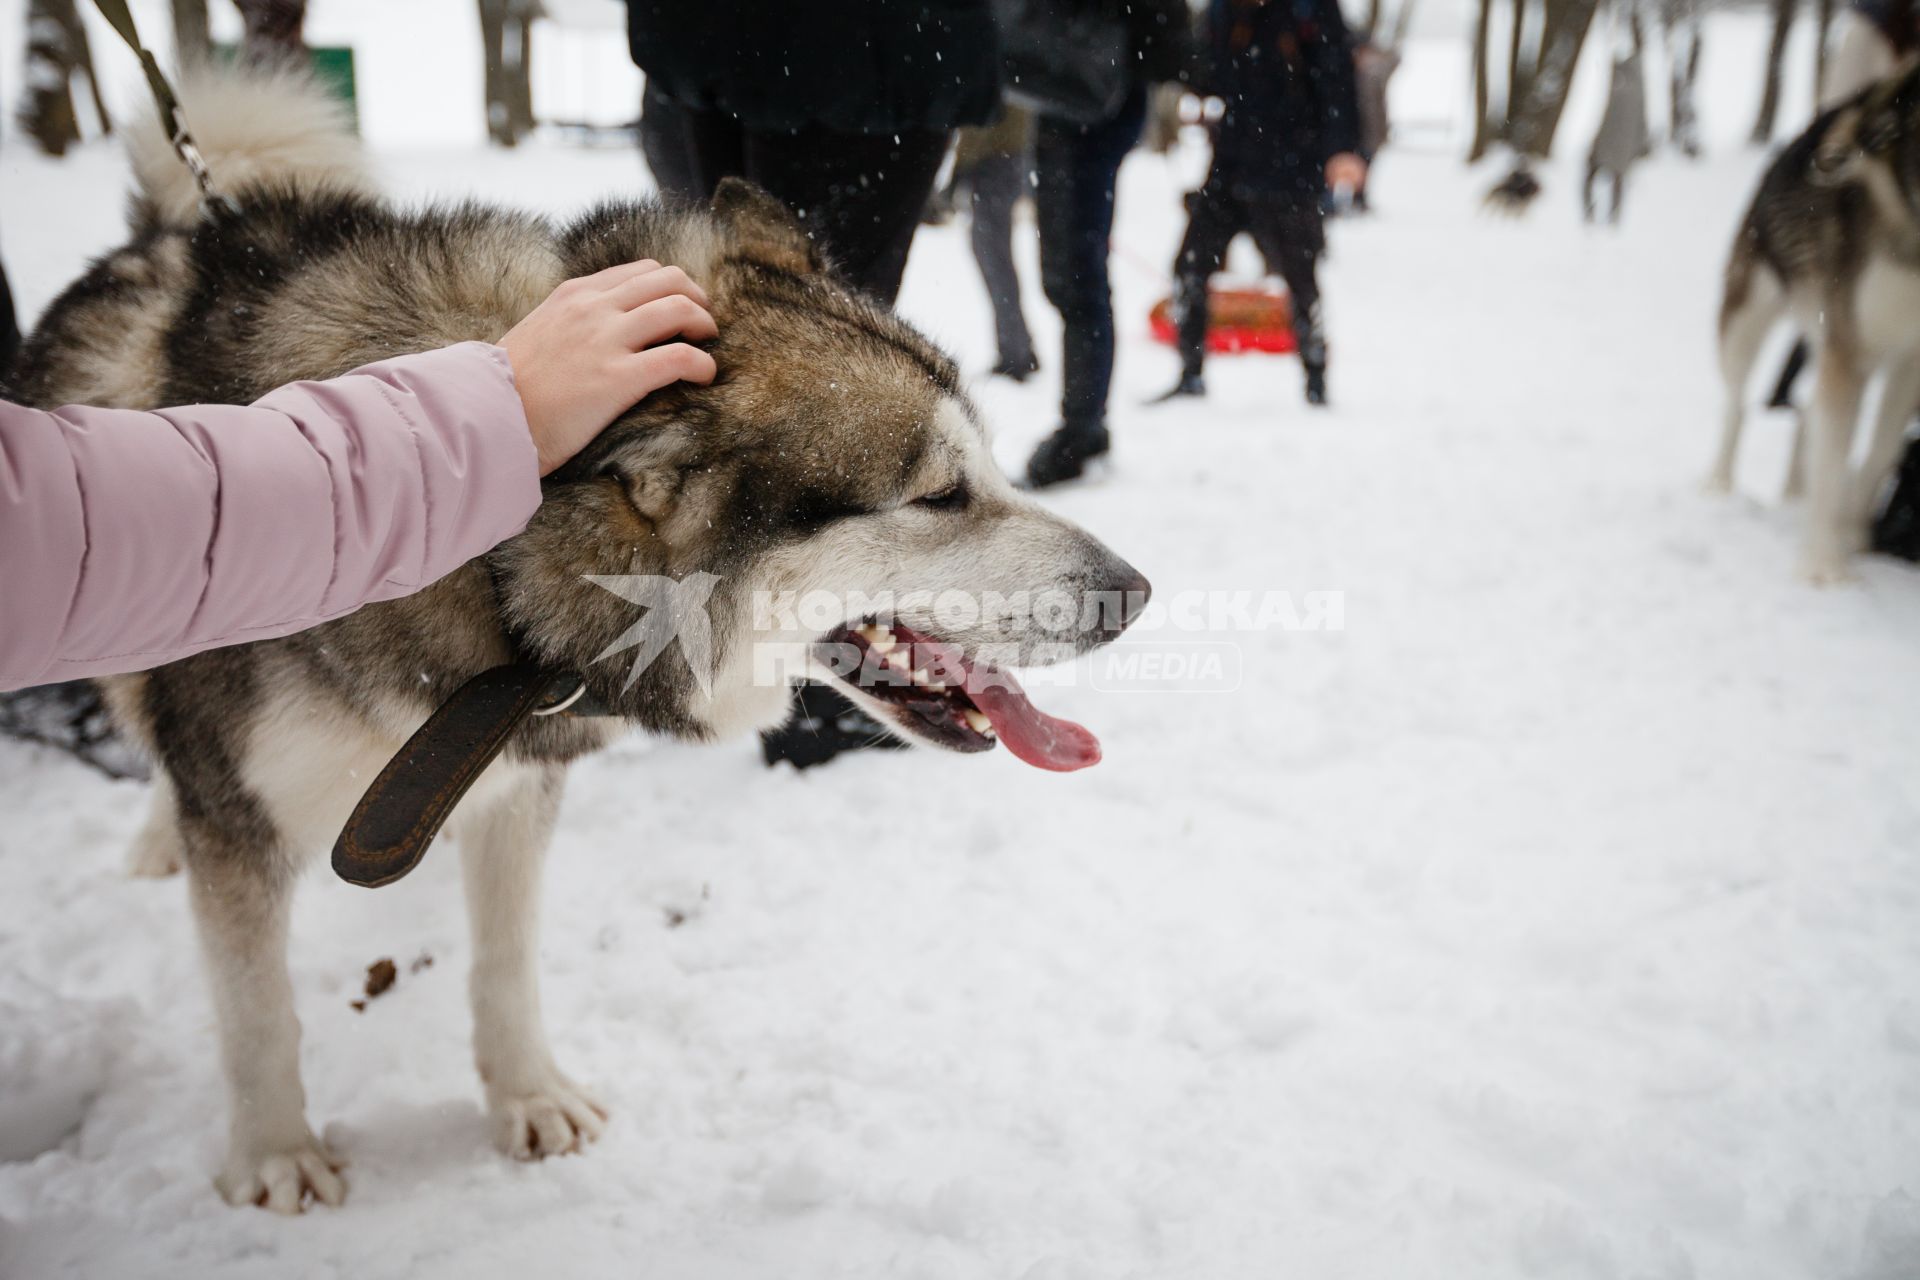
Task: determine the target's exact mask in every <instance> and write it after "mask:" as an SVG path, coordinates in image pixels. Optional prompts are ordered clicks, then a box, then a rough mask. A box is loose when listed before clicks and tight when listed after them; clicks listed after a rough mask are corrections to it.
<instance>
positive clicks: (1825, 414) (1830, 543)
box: [1800, 311, 1866, 584]
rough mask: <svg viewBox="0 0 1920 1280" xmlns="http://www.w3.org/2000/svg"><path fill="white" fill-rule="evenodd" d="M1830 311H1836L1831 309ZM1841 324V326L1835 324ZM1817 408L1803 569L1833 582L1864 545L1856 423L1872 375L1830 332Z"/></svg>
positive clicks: (1820, 363)
mask: <svg viewBox="0 0 1920 1280" xmlns="http://www.w3.org/2000/svg"><path fill="white" fill-rule="evenodd" d="M1828 314H1829V316H1830V317H1831V316H1833V315H1834V314H1835V313H1834V312H1832V311H1829V313H1828ZM1830 327H1837V326H1830ZM1815 362H1816V364H1815V368H1816V370H1817V372H1816V373H1815V375H1814V380H1813V411H1812V413H1811V414H1810V415H1809V421H1808V429H1807V471H1808V478H1809V480H1810V481H1811V482H1812V483H1811V485H1810V488H1809V490H1808V494H1807V531H1806V541H1805V543H1804V544H1803V547H1802V550H1801V556H1800V572H1801V575H1802V576H1803V577H1805V578H1806V579H1807V580H1808V581H1809V582H1813V583H1816V584H1829V583H1835V582H1844V581H1846V579H1847V577H1848V572H1847V557H1848V556H1850V555H1852V554H1853V552H1855V551H1857V550H1859V543H1858V540H1857V539H1858V536H1859V535H1861V534H1863V533H1864V530H1863V529H1862V530H1855V529H1853V528H1852V527H1851V524H1850V521H1849V518H1848V512H1849V510H1850V509H1851V507H1852V489H1853V470H1852V468H1851V467H1850V466H1849V465H1848V457H1849V455H1850V454H1851V453H1852V451H1853V433H1854V424H1855V423H1856V422H1857V421H1858V420H1859V417H1860V399H1861V394H1862V392H1863V391H1864V390H1865V384H1866V379H1865V378H1864V376H1863V375H1862V374H1861V372H1860V369H1859V367H1858V357H1857V354H1856V353H1855V351H1854V349H1853V344H1852V342H1851V341H1848V340H1847V339H1845V338H1841V339H1839V340H1836V336H1835V335H1834V334H1832V333H1831V332H1829V333H1828V335H1827V337H1826V341H1824V342H1822V343H1821V344H1820V349H1819V352H1818V353H1817V355H1816V356H1815Z"/></svg>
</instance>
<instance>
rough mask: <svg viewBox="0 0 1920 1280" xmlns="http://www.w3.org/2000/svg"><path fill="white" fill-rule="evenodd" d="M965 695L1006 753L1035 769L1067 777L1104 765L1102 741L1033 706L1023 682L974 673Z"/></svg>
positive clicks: (992, 673)
mask: <svg viewBox="0 0 1920 1280" xmlns="http://www.w3.org/2000/svg"><path fill="white" fill-rule="evenodd" d="M967 697H969V698H971V699H972V700H973V705H974V706H976V707H979V708H980V710H981V711H982V712H984V713H985V714H986V717H987V719H989V720H991V721H993V731H994V732H995V733H997V734H999V735H1000V741H1002V742H1004V743H1006V744H1007V750H1009V751H1011V752H1013V754H1014V755H1016V756H1018V757H1019V758H1020V759H1022V760H1025V761H1026V762H1027V763H1028V764H1030V765H1033V766H1034V767H1035V768H1038V769H1052V770H1054V771H1055V772H1057V773H1068V772H1071V771H1072V770H1074V769H1084V768H1086V767H1087V766H1088V765H1090V764H1099V763H1100V740H1099V739H1098V738H1096V737H1094V736H1093V735H1092V734H1091V733H1089V732H1087V730H1085V729H1084V728H1082V727H1081V726H1079V725H1077V724H1075V723H1074V722H1073V721H1071V720H1062V719H1060V718H1059V717H1057V716H1050V715H1048V714H1047V713H1046V712H1044V711H1042V710H1040V708H1038V707H1036V706H1034V705H1033V703H1032V702H1030V701H1029V700H1028V699H1027V693H1026V690H1024V689H1022V688H1021V687H1020V682H1019V681H1017V680H1015V679H1014V678H1013V677H1012V676H1011V675H1008V674H1007V673H1006V672H1004V671H992V670H980V669H977V670H975V671H973V672H971V673H970V674H969V676H968V679H967Z"/></svg>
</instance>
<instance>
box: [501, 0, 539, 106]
mask: <svg viewBox="0 0 1920 1280" xmlns="http://www.w3.org/2000/svg"><path fill="white" fill-rule="evenodd" d="M537 12H538V6H537V5H534V4H529V3H526V2H525V0H517V2H516V3H514V4H513V6H512V16H511V20H510V22H509V24H508V27H507V34H508V35H510V36H513V37H514V48H513V57H512V59H511V60H510V61H509V62H508V63H507V66H508V68H509V70H510V72H511V79H510V80H509V81H508V88H509V90H510V91H511V92H510V93H509V96H508V98H507V107H508V109H509V110H510V111H511V113H512V117H513V133H514V136H515V137H516V138H524V137H526V136H527V135H528V134H530V133H532V132H533V19H534V15H535V14H536V13H537Z"/></svg>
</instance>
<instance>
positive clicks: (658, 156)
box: [627, 0, 1000, 769]
mask: <svg viewBox="0 0 1920 1280" xmlns="http://www.w3.org/2000/svg"><path fill="white" fill-rule="evenodd" d="M627 44H628V49H629V51H630V52H631V53H632V55H633V61H634V63H635V64H636V65H637V66H639V68H640V69H641V70H642V71H644V72H645V73H646V76H647V86H646V95H645V98H644V100H643V103H642V108H641V117H640V131H641V146H642V148H643V150H644V152H645V154H646V156H647V157H648V161H649V165H650V167H651V168H652V170H653V174H654V181H655V182H656V183H657V184H658V185H659V186H660V189H661V191H662V192H663V193H664V194H666V195H668V196H669V197H672V198H675V199H680V200H689V201H697V202H702V203H704V202H705V201H707V200H708V199H710V198H711V197H712V195H713V192H714V188H715V187H716V186H718V185H719V182H720V180H721V179H722V178H725V177H729V176H731V177H741V178H746V179H748V180H749V181H751V182H754V183H756V184H758V185H759V186H761V187H764V188H765V189H766V190H767V191H769V192H771V193H772V194H773V195H775V196H776V197H778V198H779V199H780V200H781V201H782V202H783V203H784V204H785V205H786V206H787V207H788V208H789V209H791V210H792V211H793V214H794V216H795V217H796V218H798V219H799V220H800V223H801V225H802V226H804V227H805V228H806V229H807V232H808V234H809V235H811V236H812V237H813V238H814V239H815V241H816V243H818V244H819V245H820V247H821V249H822V250H823V251H824V253H825V255H826V257H827V258H828V260H829V261H831V262H832V263H834V265H835V266H836V267H837V268H838V269H839V270H840V273H841V274H842V275H843V276H845V277H846V279H847V280H849V281H850V282H852V283H853V284H854V285H856V286H858V287H859V288H861V289H864V290H865V291H866V292H868V293H870V294H872V295H873V296H874V297H876V298H878V299H879V300H880V301H882V302H885V303H888V304H891V303H892V302H893V300H894V298H895V296H896V295H897V294H898V293H899V291H900V278H901V276H902V274H903V273H904V272H905V270H906V266H907V251H908V250H909V249H910V248H911V247H912V244H913V233H914V231H915V229H916V228H917V227H918V226H919V223H920V215H921V213H922V211H923V210H924V209H925V208H926V204H927V197H928V195H929V194H930V193H931V192H932V190H933V184H934V180H935V179H936V178H937V177H938V176H939V172H940V166H941V164H942V163H943V162H944V161H945V159H946V155H947V147H948V144H949V143H950V142H951V141H952V138H953V132H954V130H955V129H957V128H959V127H960V126H963V125H977V124H984V123H986V122H987V121H988V120H990V119H992V118H993V117H994V116H995V114H996V113H997V112H998V110H999V103H1000V75H999V43H998V40H997V38H996V34H995V27H994V19H993V13H992V11H991V10H990V8H989V6H988V0H840V2H839V3H837V4H834V5H814V4H799V3H795V2H794V0H702V2H700V3H689V2H688V0H628V3H627ZM897 745H899V744H898V743H897V742H896V741H895V740H894V739H893V738H892V737H891V736H890V735H888V734H887V733H886V732H885V731H884V730H883V729H881V728H880V726H879V725H878V724H877V723H875V722H874V721H873V720H872V718H870V717H869V716H867V715H866V714H864V713H863V712H861V711H859V710H857V709H856V708H855V707H854V706H853V704H852V703H850V702H848V701H847V700H846V699H845V698H842V697H841V696H840V695H839V694H837V693H835V692H833V691H832V690H831V689H828V688H826V687H825V686H824V685H815V684H809V685H802V686H801V687H800V689H799V691H798V692H797V693H796V694H795V697H794V713H793V716H792V718H791V719H789V720H788V722H787V723H786V724H785V725H783V726H782V727H781V728H779V729H776V730H774V731H773V732H771V733H768V734H766V735H764V736H763V737H762V739H761V752H762V755H763V756H764V757H765V759H766V762H767V764H768V765H769V766H771V765H775V764H778V763H780V762H781V761H783V760H784V761H786V762H788V763H790V764H792V765H793V766H794V767H795V768H800V769H805V768H808V767H810V766H812V765H816V764H821V763H823V762H825V761H827V760H830V759H832V758H833V757H834V756H835V755H837V754H839V753H840V752H842V751H846V750H852V749H854V748H857V747H864V746H897Z"/></svg>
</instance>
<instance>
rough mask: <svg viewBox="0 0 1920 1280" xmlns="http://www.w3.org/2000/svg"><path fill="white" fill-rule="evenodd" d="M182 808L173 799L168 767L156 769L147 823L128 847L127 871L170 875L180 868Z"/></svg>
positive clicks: (150, 874)
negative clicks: (166, 768)
mask: <svg viewBox="0 0 1920 1280" xmlns="http://www.w3.org/2000/svg"><path fill="white" fill-rule="evenodd" d="M180 857H181V846H180V812H179V808H178V806H177V805H175V803H174V799H173V779H171V778H169V777H168V776H167V771H166V770H165V769H163V768H159V767H156V768H155V769H154V771H153V794H152V795H151V796H150V797H149V798H148V801H147V823H146V825H145V826H144V827H141V828H140V834H139V835H137V836H135V837H134V838H133V846H132V847H131V848H130V849H128V850H127V874H128V875H132V876H156V877H157V876H170V875H172V874H173V873H174V872H176V871H178V870H179V869H180Z"/></svg>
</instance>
